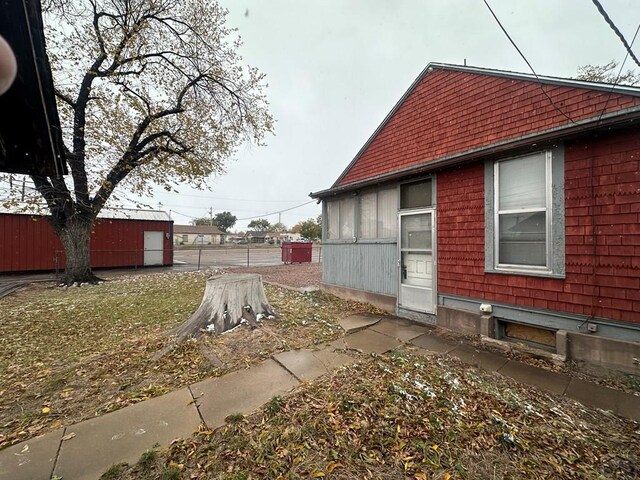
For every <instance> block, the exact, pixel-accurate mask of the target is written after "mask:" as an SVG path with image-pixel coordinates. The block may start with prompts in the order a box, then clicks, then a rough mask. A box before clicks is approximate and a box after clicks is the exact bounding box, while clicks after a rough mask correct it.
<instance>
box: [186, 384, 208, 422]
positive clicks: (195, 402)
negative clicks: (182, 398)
mask: <svg viewBox="0 0 640 480" xmlns="http://www.w3.org/2000/svg"><path fill="white" fill-rule="evenodd" d="M187 390H189V395H191V403H193V405H194V406H195V407H196V412H198V417H200V421H201V422H202V424H203V425H204V427H205V428H206V429H208V428H209V426H208V425H207V422H205V421H204V417H203V416H202V412H201V411H200V405H198V399H199V398H201V397H202V395H200V397H196V396H195V395H194V394H193V391H192V390H191V385H189V386H187Z"/></svg>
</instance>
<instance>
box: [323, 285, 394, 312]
mask: <svg viewBox="0 0 640 480" xmlns="http://www.w3.org/2000/svg"><path fill="white" fill-rule="evenodd" d="M320 289H321V290H324V291H325V292H329V293H331V294H333V295H335V296H336V297H340V298H344V299H345V300H355V301H358V302H366V303H370V304H371V305H374V306H376V307H378V308H381V309H382V310H386V311H387V312H389V313H395V311H396V297H392V296H390V295H383V294H381V293H372V292H365V291H363V290H355V289H353V288H347V287H342V286H340V285H330V284H328V283H321V284H320Z"/></svg>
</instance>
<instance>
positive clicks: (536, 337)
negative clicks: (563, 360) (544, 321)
mask: <svg viewBox="0 0 640 480" xmlns="http://www.w3.org/2000/svg"><path fill="white" fill-rule="evenodd" d="M498 336H499V337H500V338H502V339H503V340H511V341H514V342H522V343H525V344H527V345H530V346H532V347H535V348H541V349H543V350H550V351H555V348H556V332H555V331H554V330H548V329H546V328H540V327H536V326H533V325H525V324H523V323H516V322H508V321H504V320H498Z"/></svg>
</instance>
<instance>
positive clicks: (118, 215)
mask: <svg viewBox="0 0 640 480" xmlns="http://www.w3.org/2000/svg"><path fill="white" fill-rule="evenodd" d="M0 213H5V214H11V215H38V216H47V215H48V214H49V212H48V210H47V207H46V206H38V205H30V204H19V205H16V206H15V207H12V208H6V207H4V206H2V204H0ZM98 218H112V219H122V220H151V221H160V222H170V221H171V217H170V216H169V214H168V213H167V212H164V211H162V210H144V209H138V208H103V209H102V210H101V211H100V214H99V215H98Z"/></svg>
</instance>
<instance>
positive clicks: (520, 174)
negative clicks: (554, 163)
mask: <svg viewBox="0 0 640 480" xmlns="http://www.w3.org/2000/svg"><path fill="white" fill-rule="evenodd" d="M498 169H499V173H498V178H499V186H498V190H499V192H500V193H499V197H498V202H499V206H498V208H499V209H500V210H517V209H523V208H544V207H545V204H546V188H545V183H546V182H545V179H546V155H545V153H544V152H542V153H538V154H536V155H530V156H527V157H521V158H514V159H513V160H504V161H501V162H498Z"/></svg>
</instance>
